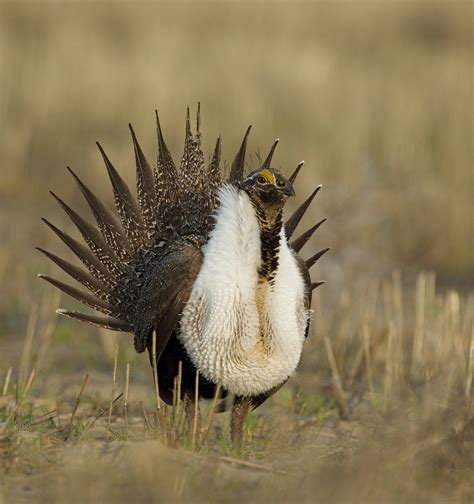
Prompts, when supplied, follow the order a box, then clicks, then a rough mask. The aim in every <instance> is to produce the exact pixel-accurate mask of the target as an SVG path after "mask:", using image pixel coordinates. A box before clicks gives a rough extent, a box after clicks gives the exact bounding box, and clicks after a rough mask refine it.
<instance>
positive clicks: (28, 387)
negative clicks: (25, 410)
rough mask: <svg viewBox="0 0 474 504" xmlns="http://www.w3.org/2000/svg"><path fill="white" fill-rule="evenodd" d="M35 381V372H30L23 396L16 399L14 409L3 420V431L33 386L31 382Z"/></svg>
mask: <svg viewBox="0 0 474 504" xmlns="http://www.w3.org/2000/svg"><path fill="white" fill-rule="evenodd" d="M34 379H35V370H34V369H32V370H31V374H30V377H29V378H28V382H27V384H26V387H25V390H24V391H23V394H22V395H21V396H20V397H19V398H18V401H17V403H16V404H15V407H14V408H13V409H12V411H11V412H10V414H9V415H8V417H7V419H6V420H5V423H4V425H3V429H2V430H3V431H5V430H6V428H7V425H8V423H9V422H10V420H11V419H12V418H13V417H14V416H15V414H16V412H17V411H18V409H19V408H20V406H21V404H22V403H23V401H24V400H25V398H26V396H27V395H28V392H29V391H30V388H31V385H33V380H34Z"/></svg>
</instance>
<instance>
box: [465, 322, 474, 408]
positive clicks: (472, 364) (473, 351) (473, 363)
mask: <svg viewBox="0 0 474 504" xmlns="http://www.w3.org/2000/svg"><path fill="white" fill-rule="evenodd" d="M473 375H474V323H471V346H470V349H469V364H468V367H467V380H466V391H465V393H466V400H467V401H468V405H470V402H471V388H472V377H473Z"/></svg>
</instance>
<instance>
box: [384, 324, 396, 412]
mask: <svg viewBox="0 0 474 504" xmlns="http://www.w3.org/2000/svg"><path fill="white" fill-rule="evenodd" d="M395 332H396V328H395V324H394V323H393V321H392V320H389V322H388V343H387V354H386V356H385V382H384V390H383V411H384V412H385V411H386V408H387V401H388V395H389V393H390V390H391V388H392V379H393V363H392V360H391V357H392V354H393V343H394V340H395Z"/></svg>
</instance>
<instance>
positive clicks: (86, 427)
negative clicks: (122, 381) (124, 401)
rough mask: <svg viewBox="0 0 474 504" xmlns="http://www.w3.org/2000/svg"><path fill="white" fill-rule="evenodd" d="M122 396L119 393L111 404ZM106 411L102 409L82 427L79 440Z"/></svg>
mask: <svg viewBox="0 0 474 504" xmlns="http://www.w3.org/2000/svg"><path fill="white" fill-rule="evenodd" d="M122 396H123V392H121V393H120V394H119V395H118V396H117V397H116V398H115V399H114V400H113V402H112V404H115V403H116V402H117V401H118V400H119V399H120V398H121V397H122ZM107 410H108V408H105V407H104V408H102V409H101V410H100V411H99V413H97V415H96V416H95V417H94V419H93V420H91V421H90V422H89V423H88V424H87V425H86V426H85V427H84V430H83V431H82V432H81V434H80V435H79V439H80V438H81V437H82V435H83V434H84V432H86V431H88V430H89V429H91V428H92V427H94V425H95V424H96V422H97V420H99V419H100V418H102V417H103V416H104V415H105V414H106V413H107Z"/></svg>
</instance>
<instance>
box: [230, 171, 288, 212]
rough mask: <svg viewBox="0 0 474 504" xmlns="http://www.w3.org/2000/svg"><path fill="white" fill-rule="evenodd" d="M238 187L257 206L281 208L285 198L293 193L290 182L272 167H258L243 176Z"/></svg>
mask: <svg viewBox="0 0 474 504" xmlns="http://www.w3.org/2000/svg"><path fill="white" fill-rule="evenodd" d="M239 187H240V189H241V190H243V191H245V192H246V193H247V194H248V196H249V198H250V200H251V201H252V203H253V204H254V205H256V206H257V207H262V206H264V207H276V208H279V209H281V208H283V205H284V204H285V202H286V200H287V199H288V198H289V197H290V196H294V195H295V191H294V189H293V186H292V185H291V182H290V181H289V180H288V179H286V178H285V177H284V176H283V175H282V174H281V173H280V172H279V171H278V170H275V169H274V168H263V169H262V168H260V169H258V170H255V171H253V172H252V173H250V174H249V175H248V176H247V177H246V178H244V179H243V180H242V181H241V182H240V184H239Z"/></svg>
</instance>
